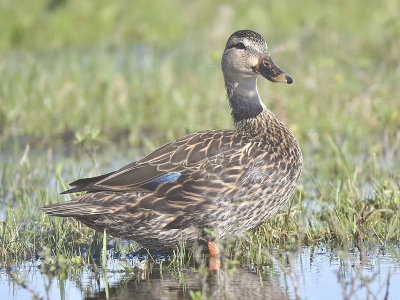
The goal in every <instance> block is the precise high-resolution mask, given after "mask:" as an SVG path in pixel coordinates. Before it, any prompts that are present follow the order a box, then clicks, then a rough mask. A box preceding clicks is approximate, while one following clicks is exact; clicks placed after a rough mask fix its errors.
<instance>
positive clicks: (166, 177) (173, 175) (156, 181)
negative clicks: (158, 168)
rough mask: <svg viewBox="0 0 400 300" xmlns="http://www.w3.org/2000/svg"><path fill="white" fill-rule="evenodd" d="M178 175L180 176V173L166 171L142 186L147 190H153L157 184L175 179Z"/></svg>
mask: <svg viewBox="0 0 400 300" xmlns="http://www.w3.org/2000/svg"><path fill="white" fill-rule="evenodd" d="M179 176H181V173H167V174H164V175H162V176H160V177H157V178H155V179H153V180H152V181H150V182H148V183H146V184H144V185H143V187H144V188H145V189H148V190H155V189H156V188H157V186H158V185H159V184H161V183H164V182H172V181H176V180H177V179H178V178H179Z"/></svg>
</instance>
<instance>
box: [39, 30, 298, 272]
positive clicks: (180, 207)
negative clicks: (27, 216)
mask: <svg viewBox="0 0 400 300" xmlns="http://www.w3.org/2000/svg"><path fill="white" fill-rule="evenodd" d="M221 67H222V72H223V76H224V81H225V88H226V92H227V98H228V101H229V106H230V109H231V115H232V118H233V124H234V129H214V130H204V131H200V132H196V133H192V134H189V135H186V136H183V137H180V138H178V139H176V140H174V141H171V142H169V143H167V144H165V145H163V146H161V147H160V148H158V149H156V150H154V151H153V152H151V153H150V154H148V155H146V156H144V157H143V158H141V159H139V160H137V161H134V162H132V163H130V164H128V165H127V166H124V167H122V168H121V169H119V170H116V171H113V172H110V173H107V174H104V175H100V176H97V177H91V178H84V179H79V180H76V181H74V182H72V183H71V184H70V186H71V187H72V188H71V189H69V190H67V191H64V192H62V194H69V193H79V194H78V195H77V196H76V198H74V199H73V200H70V201H66V202H62V203H55V204H50V205H46V206H44V207H42V208H41V209H42V211H43V212H45V213H47V214H49V215H51V216H58V217H72V218H75V219H77V220H79V221H81V222H82V223H84V224H86V225H87V226H89V227H90V228H93V229H95V230H97V231H100V232H103V231H104V230H106V232H107V234H109V235H111V236H114V237H119V238H122V239H127V240H133V241H135V242H137V243H138V244H140V245H141V246H143V247H144V248H146V249H149V250H157V251H171V250H173V249H176V247H178V245H179V243H180V241H182V240H183V241H184V245H185V247H186V248H189V247H193V246H194V245H204V246H205V247H206V248H208V250H209V252H210V255H212V256H213V257H217V256H218V255H219V253H220V250H219V244H218V243H217V241H218V240H221V239H224V237H226V236H227V234H230V235H240V234H243V233H245V232H248V231H250V230H252V229H253V228H255V227H257V226H258V225H260V224H262V223H264V222H265V221H267V220H268V219H269V218H270V217H272V216H274V215H276V214H277V212H278V211H279V210H280V209H281V208H282V207H283V206H284V205H285V203H287V202H288V200H289V198H290V197H291V196H292V194H293V193H294V190H295V188H296V186H297V184H298V181H299V178H300V175H301V171H302V164H303V163H302V161H303V159H302V153H301V150H300V147H299V144H298V142H297V141H296V139H295V137H294V136H293V134H292V133H291V132H290V130H289V129H288V127H287V126H286V125H285V124H284V123H283V122H282V121H281V120H280V119H279V118H278V117H277V116H276V115H275V114H274V113H273V112H272V111H270V110H269V109H268V108H267V107H266V106H265V105H264V104H263V102H262V101H261V99H260V96H259V93H258V90H257V78H258V77H259V75H261V76H262V77H264V78H265V79H268V80H269V81H271V82H282V83H287V84H291V83H293V78H292V77H291V76H290V75H289V74H288V73H286V72H285V71H283V70H282V69H280V68H279V67H277V65H276V64H275V63H274V62H273V61H272V59H271V56H270V53H269V51H268V46H267V43H266V41H265V39H264V38H263V37H262V36H261V35H260V34H259V33H257V32H255V31H252V30H239V31H236V32H234V33H233V34H232V35H231V36H230V37H229V38H228V41H227V43H226V46H225V49H224V52H223V54H222V60H221ZM210 231H212V232H213V234H212V236H210V234H209V233H210ZM214 263H215V264H216V266H214V269H215V268H217V269H218V268H219V262H218V261H214ZM210 268H211V266H210Z"/></svg>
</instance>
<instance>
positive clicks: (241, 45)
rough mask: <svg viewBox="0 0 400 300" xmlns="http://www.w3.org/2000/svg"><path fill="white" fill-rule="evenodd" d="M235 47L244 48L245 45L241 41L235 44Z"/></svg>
mask: <svg viewBox="0 0 400 300" xmlns="http://www.w3.org/2000/svg"><path fill="white" fill-rule="evenodd" d="M236 48H238V49H246V46H245V45H244V44H243V43H239V44H237V45H236Z"/></svg>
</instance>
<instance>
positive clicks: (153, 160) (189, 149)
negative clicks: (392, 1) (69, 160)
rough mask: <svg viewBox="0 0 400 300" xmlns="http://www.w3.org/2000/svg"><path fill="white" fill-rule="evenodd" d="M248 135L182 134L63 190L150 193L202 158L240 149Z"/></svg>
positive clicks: (217, 132) (221, 132)
mask: <svg viewBox="0 0 400 300" xmlns="http://www.w3.org/2000/svg"><path fill="white" fill-rule="evenodd" d="M245 143H247V137H246V136H245V135H242V134H240V133H238V132H237V131H233V130H208V131H203V132H198V133H195V134H191V135H187V136H184V137H181V138H179V139H177V140H175V141H173V142H170V143H168V144H165V145H164V146H162V147H160V148H158V149H157V150H155V151H154V152H152V153H150V154H148V155H147V156H145V157H144V158H142V159H139V160H138V161H135V162H133V163H131V164H129V165H127V166H125V167H123V168H121V169H120V170H118V171H115V172H111V173H108V174H104V175H101V176H97V177H92V178H84V179H79V180H77V181H74V182H72V183H71V184H70V185H71V186H72V187H73V188H72V189H70V190H67V191H65V192H63V194H67V193H75V192H85V191H86V192H99V191H118V192H128V191H141V192H152V191H154V190H155V188H156V187H157V186H159V185H160V184H163V183H165V182H175V181H176V180H177V179H178V178H179V177H181V176H183V175H186V176H188V175H190V173H191V172H193V170H196V169H197V168H199V166H201V164H202V162H203V161H204V160H206V159H207V160H209V159H211V158H212V157H214V156H216V155H219V154H221V153H224V152H226V151H232V150H235V149H236V150H239V149H240V148H241V147H243V144H245Z"/></svg>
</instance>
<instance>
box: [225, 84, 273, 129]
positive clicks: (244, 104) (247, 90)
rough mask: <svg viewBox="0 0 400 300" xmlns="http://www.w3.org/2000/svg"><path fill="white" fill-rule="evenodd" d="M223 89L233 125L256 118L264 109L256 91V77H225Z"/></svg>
mask: <svg viewBox="0 0 400 300" xmlns="http://www.w3.org/2000/svg"><path fill="white" fill-rule="evenodd" d="M225 87H226V91H227V93H228V99H229V104H230V106H231V109H232V117H233V121H234V123H235V124H237V123H239V122H241V121H243V120H246V119H252V118H255V117H257V116H258V115H259V114H260V113H261V112H262V111H263V110H264V109H265V105H264V104H263V103H262V102H261V99H260V96H259V95H258V91H257V77H255V76H249V77H244V76H241V77H229V76H225Z"/></svg>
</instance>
